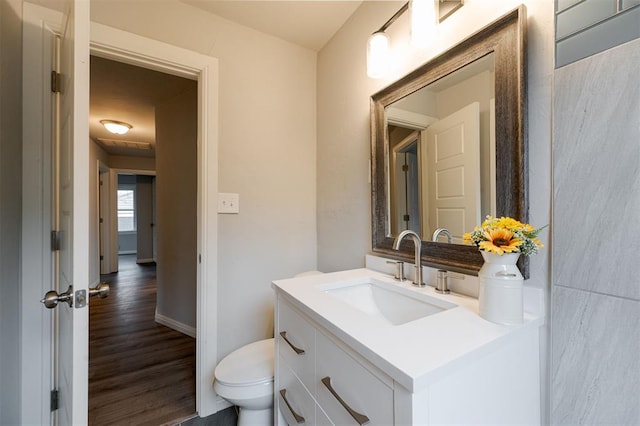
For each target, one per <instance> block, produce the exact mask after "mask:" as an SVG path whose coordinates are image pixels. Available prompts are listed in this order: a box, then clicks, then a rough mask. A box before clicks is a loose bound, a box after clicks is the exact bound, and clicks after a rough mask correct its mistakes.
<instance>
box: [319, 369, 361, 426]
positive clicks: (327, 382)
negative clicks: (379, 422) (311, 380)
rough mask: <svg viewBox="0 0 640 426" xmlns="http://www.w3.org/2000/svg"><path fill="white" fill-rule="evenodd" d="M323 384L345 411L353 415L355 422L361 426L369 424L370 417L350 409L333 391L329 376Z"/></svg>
mask: <svg viewBox="0 0 640 426" xmlns="http://www.w3.org/2000/svg"><path fill="white" fill-rule="evenodd" d="M322 384H323V385H325V386H326V387H327V389H329V392H331V395H333V396H334V397H335V399H337V400H338V402H339V403H340V404H341V405H342V406H343V407H344V409H345V410H347V411H348V412H349V414H351V417H353V418H354V420H355V421H356V422H358V424H359V425H360V426H363V425H366V424H368V423H369V417H367V416H365V415H364V414H360V413H358V412H357V411H355V410H354V409H353V408H351V407H349V404H347V403H346V402H344V400H343V399H342V398H340V395H338V393H337V392H336V391H335V389H333V386H331V377H329V376H327V377H325V378H324V379H322Z"/></svg>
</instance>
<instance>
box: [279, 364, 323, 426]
mask: <svg viewBox="0 0 640 426" xmlns="http://www.w3.org/2000/svg"><path fill="white" fill-rule="evenodd" d="M283 391H284V392H283ZM276 401H277V409H278V410H280V412H281V413H282V416H283V417H284V419H285V420H286V422H287V424H289V426H297V425H305V426H309V425H314V424H315V411H316V402H315V401H314V399H313V398H312V397H311V395H310V394H309V392H308V391H307V389H306V388H305V387H304V386H303V385H302V383H301V382H300V380H298V378H297V377H296V375H295V374H293V372H292V371H291V369H290V368H289V367H287V365H286V364H285V363H284V362H283V360H282V357H280V368H279V370H278V389H276Z"/></svg>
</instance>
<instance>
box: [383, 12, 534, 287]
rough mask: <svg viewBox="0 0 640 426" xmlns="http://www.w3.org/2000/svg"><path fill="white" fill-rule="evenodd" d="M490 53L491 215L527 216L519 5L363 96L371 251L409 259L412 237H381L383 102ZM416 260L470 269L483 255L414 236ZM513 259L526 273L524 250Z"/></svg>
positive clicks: (385, 211) (523, 21) (385, 209)
mask: <svg viewBox="0 0 640 426" xmlns="http://www.w3.org/2000/svg"><path fill="white" fill-rule="evenodd" d="M490 53H494V72H495V83H494V84H495V132H496V135H495V138H496V193H497V197H496V212H497V216H498V217H500V216H510V217H513V218H515V219H517V220H520V221H522V222H527V221H528V192H527V191H528V170H527V168H528V161H527V120H526V118H527V113H526V106H527V93H526V9H525V7H524V5H521V6H519V7H518V8H516V9H514V10H513V11H511V12H509V13H507V14H506V15H504V16H502V17H501V18H499V19H498V20H496V21H494V22H493V23H491V24H489V25H487V26H486V27H484V28H483V29H481V30H480V31H478V32H476V33H475V34H473V35H471V36H470V37H468V38H466V39H465V40H463V41H462V42H460V43H458V44H457V45H456V46H454V47H452V48H451V49H449V50H448V51H446V52H444V53H443V54H441V55H440V56H438V57H436V58H434V59H432V60H430V61H429V62H427V63H425V64H424V65H422V66H421V67H419V68H418V69H416V70H414V71H412V72H411V73H410V74H408V75H406V76H405V77H403V78H401V79H400V80H398V81H396V82H395V83H392V84H391V85H390V86H388V87H386V88H385V89H382V90H381V91H379V92H378V93H376V94H374V95H373V96H372V97H371V156H372V158H371V176H372V182H371V195H372V200H371V202H372V204H371V206H372V208H371V216H372V217H371V219H372V240H373V241H372V251H373V253H376V254H380V255H382V256H385V257H391V258H395V259H401V260H406V261H407V262H411V263H413V253H414V249H413V245H412V243H411V242H410V241H403V244H402V245H401V247H400V250H393V249H392V244H393V238H391V237H390V236H389V234H390V232H389V211H388V200H389V198H388V197H389V188H388V186H387V182H388V176H387V170H388V164H389V158H388V157H389V156H388V152H389V150H388V140H387V137H386V134H387V132H386V129H385V108H386V107H387V106H389V105H390V104H392V103H394V102H396V101H397V100H399V99H402V98H404V97H405V96H407V95H409V94H411V93H413V92H415V91H417V90H419V89H421V88H423V87H425V86H427V85H429V84H431V83H433V82H435V81H436V80H438V79H440V78H442V77H444V76H446V75H448V74H451V73H452V72H454V71H456V70H458V69H460V68H463V67H464V66H466V65H467V64H470V63H472V62H473V61H475V60H477V59H479V58H482V57H483V56H485V55H488V54H490ZM478 225H479V224H478ZM468 231H472V230H471V229H470V230H468ZM423 237H424V236H423ZM422 263H423V265H427V266H431V267H436V268H442V269H447V270H450V271H458V272H463V273H470V274H473V275H477V273H478V270H479V269H480V267H481V266H482V264H483V260H482V256H481V254H480V252H479V251H478V248H477V247H475V246H471V245H461V244H446V243H439V242H431V241H422ZM518 265H519V267H520V270H521V272H522V274H523V275H524V276H525V278H528V275H529V274H528V272H529V271H528V261H527V257H526V256H521V257H520V260H519V263H518Z"/></svg>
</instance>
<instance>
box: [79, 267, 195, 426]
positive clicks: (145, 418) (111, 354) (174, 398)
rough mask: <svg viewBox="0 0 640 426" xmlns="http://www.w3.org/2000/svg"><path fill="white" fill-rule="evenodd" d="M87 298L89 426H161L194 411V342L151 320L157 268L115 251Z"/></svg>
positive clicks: (154, 305) (181, 418) (182, 418)
mask: <svg viewBox="0 0 640 426" xmlns="http://www.w3.org/2000/svg"><path fill="white" fill-rule="evenodd" d="M101 280H102V281H104V282H108V283H109V284H110V286H111V294H110V295H109V297H107V298H105V299H97V298H94V299H92V300H91V308H90V317H89V424H90V425H100V426H102V425H116V424H118V425H125V424H126V425H156V426H157V425H161V424H165V423H174V421H180V420H184V419H185V418H189V417H191V416H193V415H195V339H194V338H191V337H189V336H186V335H184V334H182V333H179V332H177V331H175V330H172V329H170V328H168V327H165V326H163V325H160V324H157V323H156V322H155V321H154V315H155V308H156V265H155V263H153V264H140V265H138V264H136V256H135V255H126V256H120V258H119V272H118V273H114V274H109V275H103V276H102V277H101Z"/></svg>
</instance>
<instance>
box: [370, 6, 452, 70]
mask: <svg viewBox="0 0 640 426" xmlns="http://www.w3.org/2000/svg"><path fill="white" fill-rule="evenodd" d="M463 2H464V0H412V1H409V2H407V3H405V4H404V5H403V6H402V7H401V8H400V9H399V10H398V11H397V12H396V13H395V14H394V15H393V16H392V17H391V18H389V20H388V21H387V22H385V23H384V25H382V26H381V27H380V29H378V30H377V31H376V32H374V33H373V34H372V35H371V36H370V37H369V39H368V40H367V75H368V76H369V77H371V78H382V77H384V75H385V74H386V72H387V69H388V66H389V63H390V58H389V37H388V36H387V34H386V33H385V31H386V30H387V28H389V26H391V24H393V23H394V22H395V21H396V19H398V18H399V17H400V15H402V14H403V13H404V12H406V11H407V10H409V12H410V15H411V16H410V20H411V44H412V45H414V46H416V47H422V48H424V47H426V46H427V45H428V43H429V42H430V41H431V40H433V38H434V36H435V34H436V30H437V25H438V22H442V21H444V20H445V19H446V18H447V17H449V16H450V15H451V14H452V13H453V12H455V11H456V10H458V9H459V8H460V7H462V5H463Z"/></svg>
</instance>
